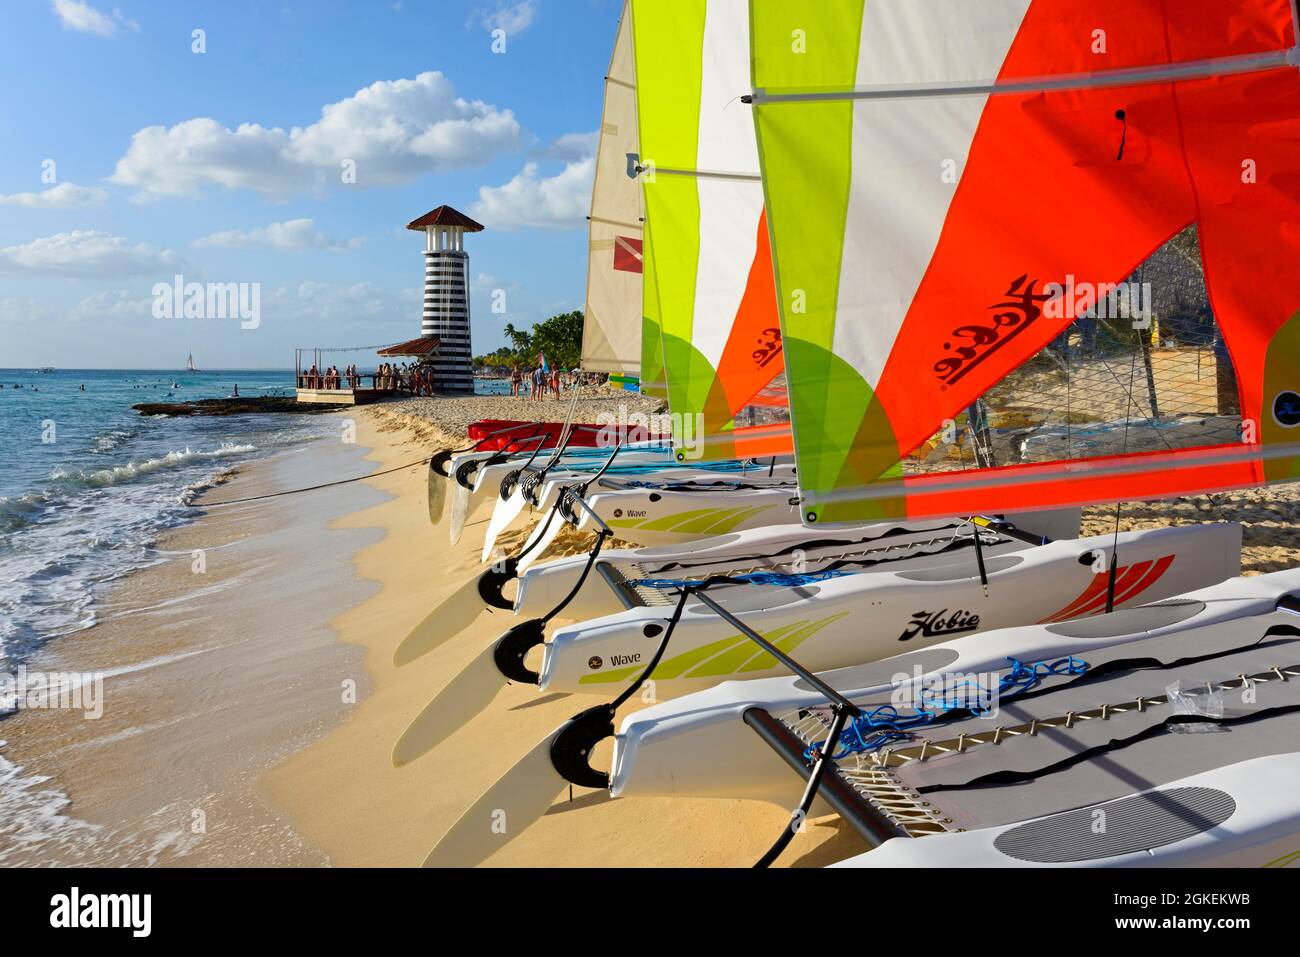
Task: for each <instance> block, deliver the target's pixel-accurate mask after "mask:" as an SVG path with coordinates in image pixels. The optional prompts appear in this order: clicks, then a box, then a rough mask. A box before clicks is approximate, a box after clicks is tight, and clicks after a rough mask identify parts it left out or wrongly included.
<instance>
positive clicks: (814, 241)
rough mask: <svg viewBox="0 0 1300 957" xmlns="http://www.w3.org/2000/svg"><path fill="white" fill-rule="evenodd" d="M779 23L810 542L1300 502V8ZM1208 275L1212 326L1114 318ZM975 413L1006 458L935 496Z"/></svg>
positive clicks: (1020, 11) (1014, 9)
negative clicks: (859, 532) (1286, 494)
mask: <svg viewBox="0 0 1300 957" xmlns="http://www.w3.org/2000/svg"><path fill="white" fill-rule="evenodd" d="M752 12H753V24H752V26H753V33H754V42H753V62H752V68H753V78H752V82H753V104H754V110H755V123H756V128H757V131H758V139H759V144H760V155H761V159H762V169H763V176H764V184H765V190H766V203H767V211H768V217H769V223H770V225H771V229H772V235H773V250H774V258H775V263H776V275H777V284H778V303H779V304H780V307H781V310H782V326H783V329H784V333H785V350H786V364H787V370H788V376H789V382H790V391H791V396H792V409H791V413H792V419H793V422H794V430H795V439H796V451H797V456H798V465H799V476H800V484H801V488H802V492H803V497H804V507H803V512H804V519H805V522H808V523H811V522H844V521H862V520H864V519H868V518H874V517H878V516H880V515H882V514H883V515H894V516H901V515H907V516H925V515H944V514H966V513H974V512H982V511H988V512H1000V511H1014V510H1017V509H1023V508H1039V507H1046V506H1056V505H1065V504H1085V503H1088V502H1097V501H1107V500H1117V499H1123V498H1141V497H1161V496H1168V495H1176V494H1184V493H1193V492H1201V491H1211V490H1219V489H1226V488H1232V487H1241V486H1247V485H1252V484H1257V483H1260V482H1263V481H1265V480H1272V479H1283V478H1292V477H1300V459H1297V457H1296V452H1297V450H1298V449H1297V447H1296V446H1295V443H1296V442H1297V438H1300V320H1298V319H1297V318H1296V316H1297V315H1298V313H1297V310H1298V309H1300V270H1297V269H1296V268H1295V263H1296V262H1297V260H1300V229H1297V227H1296V223H1297V222H1300V70H1297V65H1300V57H1297V55H1296V51H1295V49H1294V48H1295V43H1296V38H1295V26H1294V24H1293V22H1292V17H1293V9H1292V4H1291V3H1290V2H1289V0H1238V2H1233V3H1223V2H1219V0H1179V2H1177V3H1170V2H1164V0H1123V2H1119V0H1032V2H1031V0H979V2H969V0H865V2H864V0H837V2H835V3H824V2H815V0H753V3H752ZM1189 251H1190V255H1191V256H1192V257H1194V258H1195V260H1196V262H1195V266H1196V267H1197V268H1195V269H1192V268H1186V269H1183V270H1182V271H1181V272H1180V271H1178V270H1175V271H1174V272H1173V273H1171V277H1172V278H1170V279H1169V280H1168V281H1167V282H1161V281H1160V280H1159V279H1158V278H1155V277H1153V276H1150V275H1146V276H1144V274H1147V273H1149V272H1150V271H1151V270H1156V267H1157V266H1159V265H1160V264H1161V263H1168V262H1170V261H1177V260H1178V258H1179V255H1180V253H1181V254H1185V253H1188V252H1189ZM1201 267H1203V279H1201V276H1202V273H1201ZM1156 276H1157V277H1158V276H1159V270H1156ZM1189 276H1190V277H1192V279H1193V280H1195V281H1196V282H1200V284H1201V288H1202V291H1203V293H1204V295H1205V299H1206V302H1207V304H1208V308H1207V309H1206V310H1205V312H1206V314H1205V315H1204V316H1201V317H1200V318H1201V319H1202V320H1203V321H1201V322H1199V323H1198V322H1197V321H1196V319H1197V317H1196V316H1195V315H1192V316H1190V317H1189V316H1188V315H1187V310H1186V309H1182V308H1181V307H1178V306H1177V305H1176V304H1174V305H1168V306H1166V307H1165V308H1164V309H1163V310H1153V309H1150V308H1145V309H1136V310H1135V309H1131V308H1124V307H1122V306H1121V307H1119V308H1114V307H1115V305H1116V301H1117V300H1120V299H1123V298H1124V297H1125V295H1127V294H1128V292H1129V291H1130V290H1131V288H1132V286H1130V285H1124V286H1122V287H1117V286H1115V285H1114V284H1121V283H1126V284H1132V285H1135V286H1137V287H1138V293H1137V296H1138V298H1139V299H1140V298H1142V297H1143V296H1145V299H1146V305H1147V307H1149V306H1150V302H1151V300H1152V298H1154V299H1156V300H1160V299H1161V297H1162V295H1163V296H1164V299H1165V300H1166V301H1167V302H1172V301H1173V300H1175V299H1176V298H1177V297H1176V296H1173V295H1171V290H1170V289H1168V288H1167V287H1168V286H1169V285H1177V283H1178V282H1181V281H1183V280H1185V279H1187V278H1188V277H1189ZM1148 285H1150V286H1151V287H1152V289H1151V293H1152V294H1151V295H1148V294H1146V289H1145V287H1146V286H1148ZM1174 291H1175V292H1176V291H1177V290H1174ZM1076 293H1080V294H1079V295H1076ZM1193 293H1194V290H1193ZM1131 298H1132V297H1131V296H1130V299H1131ZM1162 311H1163V312H1164V313H1166V315H1161V312H1162ZM1192 311H1193V312H1194V311H1195V310H1192ZM1174 320H1177V321H1174ZM1183 330H1186V331H1183ZM1103 387H1104V388H1107V389H1114V390H1115V392H1116V393H1117V394H1119V395H1122V396H1123V397H1124V398H1123V401H1122V402H1118V403H1116V404H1115V406H1114V407H1113V410H1112V411H1111V412H1110V413H1105V412H1098V411H1097V410H1096V409H1093V408H1087V409H1085V410H1083V411H1082V412H1080V411H1079V409H1078V407H1077V406H1075V403H1079V402H1080V401H1081V400H1087V401H1091V400H1092V399H1093V398H1094V395H1093V393H1094V392H1096V391H1097V390H1100V389H1102V388H1103ZM1028 395H1032V396H1033V399H1032V402H1026V401H1025V400H1026V396H1028ZM1016 400H1020V402H1021V408H1020V410H1019V415H1020V421H1016V417H1015V416H1009V415H1007V409H1009V408H1012V407H1013V405H1014V403H1015V401H1016ZM1162 400H1163V401H1162ZM1087 401H1085V402H1084V403H1083V404H1084V405H1087ZM1049 409H1050V410H1051V412H1050V414H1049V411H1048V410H1049ZM968 410H969V412H970V413H971V416H970V418H971V419H972V422H971V426H972V429H973V430H974V431H976V432H979V433H982V436H983V440H984V441H985V442H986V443H987V442H991V443H992V445H994V446H999V445H1000V447H1001V448H1000V451H1001V452H1002V453H1003V454H1002V455H1001V456H1000V457H998V458H997V459H996V461H995V464H994V466H993V467H989V465H988V462H987V461H984V462H983V464H982V465H981V464H977V463H972V462H971V461H970V459H969V457H966V458H967V461H966V463H965V465H966V466H967V467H966V468H965V469H964V470H962V471H959V472H951V471H949V472H942V471H941V472H939V474H934V473H935V471H936V470H937V469H946V468H950V467H953V466H955V465H956V463H957V461H958V460H959V459H960V458H962V457H963V456H961V455H960V454H957V453H954V452H952V451H951V450H949V451H945V449H944V443H945V437H944V436H945V433H948V435H947V442H949V443H952V440H953V439H954V438H955V437H957V436H958V435H959V434H960V431H961V423H963V422H965V421H966V419H967V413H968ZM1053 416H1054V417H1053ZM945 420H946V421H945ZM977 420H982V421H977ZM936 433H938V436H937V437H936Z"/></svg>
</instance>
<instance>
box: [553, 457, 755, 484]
mask: <svg viewBox="0 0 1300 957" xmlns="http://www.w3.org/2000/svg"><path fill="white" fill-rule="evenodd" d="M556 467H557V469H559V470H560V471H563V472H595V471H597V470H598V466H595V465H585V464H584V465H577V464H566V463H565V462H563V461H561V463H560V464H559V465H558V466H556ZM671 467H672V468H686V469H695V470H698V471H700V472H739V471H741V470H742V469H744V468H746V467H747V466H746V465H745V464H744V463H743V462H733V461H728V462H708V463H705V464H700V465H676V464H672V465H671ZM751 467H752V466H751ZM664 468H665V466H664V465H659V464H651V463H648V462H647V463H644V464H642V465H611V466H610V467H609V470H608V471H607V472H606V473H605V474H606V475H650V474H652V473H654V472H662V471H663V470H664ZM678 481H682V480H681V479H679V480H678ZM660 484H662V483H654V482H628V483H627V485H628V487H629V488H658V487H660ZM670 484H671V483H670Z"/></svg>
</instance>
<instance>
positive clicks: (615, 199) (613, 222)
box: [582, 10, 642, 375]
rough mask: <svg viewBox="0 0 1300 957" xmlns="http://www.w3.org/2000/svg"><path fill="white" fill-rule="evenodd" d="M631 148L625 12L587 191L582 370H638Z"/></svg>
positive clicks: (637, 252) (637, 221)
mask: <svg viewBox="0 0 1300 957" xmlns="http://www.w3.org/2000/svg"><path fill="white" fill-rule="evenodd" d="M636 153H637V128H636V71H635V67H634V65H633V59H632V18H631V16H629V14H628V11H627V10H624V12H623V18H622V20H621V21H620V22H619V27H618V39H617V41H616V42H615V45H614V55H613V57H612V58H611V60H610V64H609V74H608V76H606V78H605V112H604V115H603V117H602V118H601V124H600V145H599V147H598V150H597V154H596V176H595V184H594V186H593V188H592V196H591V216H590V218H589V231H588V236H589V243H588V259H587V308H586V320H585V322H584V324H583V330H582V367H583V368H584V369H586V370H587V371H589V372H609V373H615V374H623V375H638V374H639V373H640V370H641V276H642V270H641V242H642V225H641V184H640V181H639V180H638V179H636V177H635V176H629V175H628V166H629V160H628V156H629V155H632V156H635V155H636Z"/></svg>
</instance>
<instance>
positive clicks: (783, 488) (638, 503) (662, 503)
mask: <svg viewBox="0 0 1300 957" xmlns="http://www.w3.org/2000/svg"><path fill="white" fill-rule="evenodd" d="M702 474H703V473H702V471H701V469H699V468H692V467H690V466H681V467H677V468H664V469H661V470H658V471H656V472H654V473H653V474H652V475H650V476H644V477H639V478H645V479H646V480H653V481H654V482H656V483H664V482H682V483H686V482H692V483H698V487H697V488H695V489H694V490H692V491H690V492H670V491H659V490H656V489H649V488H644V489H643V488H636V489H623V490H619V491H617V492H603V493H597V494H594V495H588V497H587V502H588V503H589V504H591V506H592V508H593V510H595V511H596V513H597V514H598V515H600V517H601V519H602V520H604V521H605V523H606V524H607V525H608V526H609V527H610V528H611V529H612V530H613V531H614V533H615V534H616V535H617V536H618V537H620V538H623V539H625V540H628V541H631V542H633V543H634V544H637V545H662V544H670V543H672V542H682V541H690V540H695V539H699V538H704V537H706V536H708V535H721V534H724V533H726V532H730V531H736V530H738V529H740V528H758V527H761V526H764V525H779V524H795V523H797V521H798V515H797V514H795V513H793V512H792V511H791V510H790V509H789V507H788V506H787V507H785V513H784V514H785V519H786V521H785V522H782V521H779V520H776V519H773V520H771V521H761V520H759V519H758V514H757V512H755V514H754V515H753V516H748V515H747V517H749V518H752V520H750V521H745V522H743V523H742V522H729V521H722V520H720V521H710V522H691V521H690V519H691V516H692V515H693V514H694V512H688V511H687V510H688V507H689V509H694V508H697V507H699V508H706V509H713V510H716V509H717V508H718V507H719V506H720V503H722V502H723V501H725V498H726V496H728V495H732V496H734V495H740V494H749V493H742V492H737V491H736V490H735V489H734V488H731V489H727V490H725V491H724V490H723V483H725V482H727V481H729V480H733V481H734V480H739V477H738V476H735V475H730V476H729V475H727V474H726V473H723V474H720V475H717V476H716V477H702ZM588 478H590V475H586V474H580V473H574V474H567V475H566V474H565V473H564V472H560V471H556V472H555V473H553V474H551V475H549V476H548V477H547V480H546V482H545V483H543V485H542V487H541V490H540V491H539V492H538V493H537V495H536V498H537V505H536V506H533V505H532V503H531V502H528V501H526V500H525V499H524V498H523V495H522V493H521V492H520V491H518V490H516V491H515V493H514V494H513V495H512V496H511V497H510V498H508V499H501V498H499V497H498V499H497V501H496V505H495V508H494V509H493V512H492V520H491V521H490V522H489V523H488V530H487V533H486V534H485V535H484V538H483V561H485V562H486V561H489V560H490V559H491V556H492V554H493V549H494V548H495V546H496V540H497V538H498V537H499V536H500V535H501V533H502V532H504V531H506V530H507V529H509V528H512V527H515V526H517V525H521V524H523V522H524V521H525V520H526V519H527V518H528V517H530V516H535V515H538V514H545V513H546V512H547V511H548V510H549V509H550V507H551V505H552V504H553V503H554V502H555V498H556V496H557V495H558V494H559V491H560V489H561V488H563V487H565V486H568V485H574V484H577V483H580V482H583V481H585V480H586V479H588ZM611 481H614V479H611ZM743 481H745V482H747V483H751V484H754V483H757V484H762V485H766V484H771V485H773V486H780V487H779V488H775V489H770V490H769V489H764V491H776V492H779V493H780V494H776V495H774V496H772V497H770V498H769V499H768V501H769V502H771V503H776V502H777V501H778V500H779V501H783V502H788V499H789V498H790V495H791V494H792V493H793V491H794V489H793V485H792V484H791V483H793V481H794V471H793V468H792V467H791V466H777V467H776V470H775V471H774V473H773V474H772V475H771V476H768V474H767V473H766V472H763V473H762V475H760V476H756V477H754V476H751V477H748V478H745V479H743ZM705 483H708V484H705ZM782 483H784V484H782ZM714 486H716V487H714ZM597 502H600V503H601V505H600V507H599V508H598V507H597V505H596V503H597ZM601 509H603V510H604V511H603V513H602V511H601ZM624 509H627V510H628V511H627V514H628V515H640V514H645V515H650V514H652V512H653V514H655V515H658V514H660V513H661V512H662V513H663V519H662V522H661V523H660V524H682V523H686V524H690V526H691V527H690V528H682V529H681V530H680V532H675V533H670V532H668V531H665V532H663V533H662V534H659V535H657V536H656V535H650V536H647V535H644V534H641V533H640V531H637V530H633V531H631V532H627V531H626V529H627V528H628V527H629V526H627V523H626V521H625V520H624V517H623V516H624V514H625V512H624ZM589 521H590V516H589V515H587V514H586V513H585V512H582V513H581V514H580V516H579V520H578V523H577V527H578V528H579V529H584V528H586V529H588V530H590V529H591V526H590V524H589ZM558 530H559V525H558V524H553V525H552V531H551V535H552V537H553V536H554V534H555V532H557V531H558ZM542 551H543V548H536V549H533V557H536V556H537V555H539V554H541V552H542Z"/></svg>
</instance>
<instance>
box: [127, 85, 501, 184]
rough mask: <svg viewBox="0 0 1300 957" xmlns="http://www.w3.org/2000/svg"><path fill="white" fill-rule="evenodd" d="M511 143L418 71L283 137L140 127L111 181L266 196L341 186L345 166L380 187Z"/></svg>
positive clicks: (474, 161)
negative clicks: (214, 186) (216, 187)
mask: <svg viewBox="0 0 1300 957" xmlns="http://www.w3.org/2000/svg"><path fill="white" fill-rule="evenodd" d="M519 140H520V128H519V123H518V121H517V120H516V119H515V116H514V113H513V112H511V111H510V110H499V109H497V108H496V107H495V106H492V105H491V104H488V103H483V102H482V101H480V100H466V99H464V98H463V97H459V96H457V95H456V91H455V89H454V88H453V86H452V84H451V81H449V80H448V79H447V78H446V77H445V76H444V75H443V74H442V73H439V72H427V73H421V74H420V75H419V76H417V77H415V78H414V79H411V80H383V81H379V82H377V83H372V84H371V85H370V86H368V87H366V88H365V89H362V90H358V91H357V92H356V93H355V94H353V95H352V96H350V97H348V98H347V99H344V100H340V101H338V102H337V103H330V104H328V105H326V106H325V107H324V108H323V109H322V110H321V117H320V119H319V120H318V121H317V122H315V123H313V124H311V125H310V126H306V127H294V128H293V129H291V130H288V131H286V130H284V129H281V128H279V127H265V126H261V125H259V124H257V123H243V124H241V125H239V126H238V127H236V128H235V129H233V130H232V129H230V128H228V127H225V126H223V125H222V124H220V123H218V122H217V121H216V120H212V119H207V118H196V119H191V120H185V121H183V122H181V123H177V124H176V125H175V126H172V127H170V128H168V127H163V126H150V127H146V128H145V129H142V130H140V131H139V132H137V133H136V134H135V136H133V137H132V138H131V145H130V146H129V147H128V148H127V152H126V155H125V156H123V157H122V158H121V159H120V160H118V162H117V169H116V171H115V172H114V173H113V176H112V177H110V179H111V180H112V182H115V183H121V184H123V185H126V186H134V187H136V188H138V189H139V190H140V191H141V195H142V196H159V195H166V196H183V195H194V194H196V193H198V192H199V191H200V190H201V188H202V187H203V186H204V185H207V184H217V185H220V186H225V187H227V188H229V189H253V190H257V191H258V192H260V193H262V194H264V195H266V196H268V197H271V198H275V197H283V196H285V195H288V194H290V193H293V192H296V191H301V190H306V189H311V188H319V187H321V186H324V185H325V184H326V183H331V182H332V183H337V182H340V179H341V173H342V170H343V164H344V163H345V162H347V161H351V162H353V163H355V164H356V182H357V184H358V185H361V186H376V185H378V186H386V185H394V184H402V183H408V182H411V181H412V180H414V179H416V178H417V177H419V176H420V175H422V174H425V173H439V172H446V171H448V170H453V169H463V168H467V167H472V166H477V165H481V164H483V163H485V162H487V161H488V160H490V159H492V158H494V157H495V156H496V155H498V154H499V153H501V152H504V151H509V150H513V149H515V148H517V147H518V145H519Z"/></svg>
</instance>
